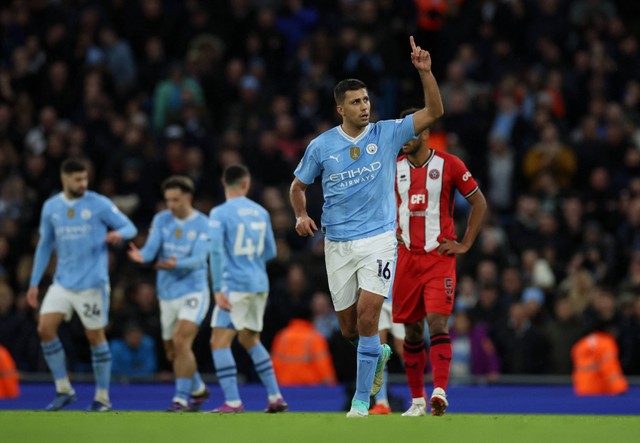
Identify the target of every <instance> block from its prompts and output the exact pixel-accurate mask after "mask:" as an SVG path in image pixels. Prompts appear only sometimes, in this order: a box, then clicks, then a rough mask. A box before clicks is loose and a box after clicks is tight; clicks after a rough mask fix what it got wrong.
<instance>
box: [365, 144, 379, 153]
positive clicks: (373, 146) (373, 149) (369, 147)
mask: <svg viewBox="0 0 640 443" xmlns="http://www.w3.org/2000/svg"><path fill="white" fill-rule="evenodd" d="M376 152H378V145H376V144H375V143H370V144H368V145H367V154H371V155H373V154H375V153H376Z"/></svg>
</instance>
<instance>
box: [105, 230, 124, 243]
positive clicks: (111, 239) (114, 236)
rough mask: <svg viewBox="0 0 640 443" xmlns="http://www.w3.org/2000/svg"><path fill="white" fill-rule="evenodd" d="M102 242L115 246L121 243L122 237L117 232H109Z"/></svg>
mask: <svg viewBox="0 0 640 443" xmlns="http://www.w3.org/2000/svg"><path fill="white" fill-rule="evenodd" d="M104 241H105V242H106V243H108V244H110V245H114V246H115V245H117V244H119V243H120V242H121V241H122V235H120V233H119V232H118V231H109V232H107V236H106V237H105V238H104Z"/></svg>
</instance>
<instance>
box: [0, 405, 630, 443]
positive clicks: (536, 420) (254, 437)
mask: <svg viewBox="0 0 640 443" xmlns="http://www.w3.org/2000/svg"><path fill="white" fill-rule="evenodd" d="M0 441H2V442H3V443H13V442H21V443H22V442H25V443H31V442H51V443H57V442H61V443H62V442H64V443H76V442H78V443H102V442H104V443H125V442H136V443H138V442H141V443H142V442H150V443H162V442H172V443H184V442H188V441H191V442H196V441H215V442H220V443H236V442H258V443H268V442H280V443H288V442H304V443H311V442H330V443H341V442H348V441H362V442H382V441H385V442H390V443H404V442H408V441H429V442H449V443H453V442H462V443H471V442H474V443H475V442H478V443H483V442H491V443H495V442H518V443H529V442H531V443H534V442H535V443H552V442H562V443H571V442H580V443H591V442H594V443H596V442H597V443H603V442H605V443H607V442H615V443H627V442H634V443H635V442H638V441H640V417H637V416H600V415H588V416H587V415H509V414H504V415H479V414H447V415H445V416H443V417H431V416H428V417H411V418H409V417H402V416H401V415H400V414H399V413H395V414H392V415H390V416H370V417H368V418H366V419H347V418H346V417H345V414H344V413H285V414H275V415H269V414H264V413H245V414H237V415H217V414H216V415H214V414H189V413H187V414H170V413H166V412H124V411H118V412H110V413H85V412H73V411H68V412H67V411H63V412H56V413H51V412H40V411H0Z"/></svg>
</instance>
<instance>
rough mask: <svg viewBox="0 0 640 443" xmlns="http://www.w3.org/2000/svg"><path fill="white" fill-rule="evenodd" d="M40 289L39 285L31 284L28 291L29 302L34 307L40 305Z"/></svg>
mask: <svg viewBox="0 0 640 443" xmlns="http://www.w3.org/2000/svg"><path fill="white" fill-rule="evenodd" d="M39 292H40V290H39V289H38V287H37V286H29V290H28V291H27V303H29V306H31V307H32V308H33V309H37V308H38V306H40V302H39V301H38V293H39Z"/></svg>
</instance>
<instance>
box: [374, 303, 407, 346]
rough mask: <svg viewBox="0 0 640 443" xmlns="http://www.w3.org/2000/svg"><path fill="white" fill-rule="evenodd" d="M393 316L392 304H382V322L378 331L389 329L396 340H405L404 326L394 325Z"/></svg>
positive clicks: (400, 324)
mask: <svg viewBox="0 0 640 443" xmlns="http://www.w3.org/2000/svg"><path fill="white" fill-rule="evenodd" d="M392 318H393V317H392V315H391V303H390V302H388V301H386V302H384V303H382V310H381V311H380V321H379V322H378V330H380V331H382V330H384V329H388V330H389V331H391V335H393V337H394V338H399V339H400V340H404V325H403V324H402V323H394V322H393V320H392Z"/></svg>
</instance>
